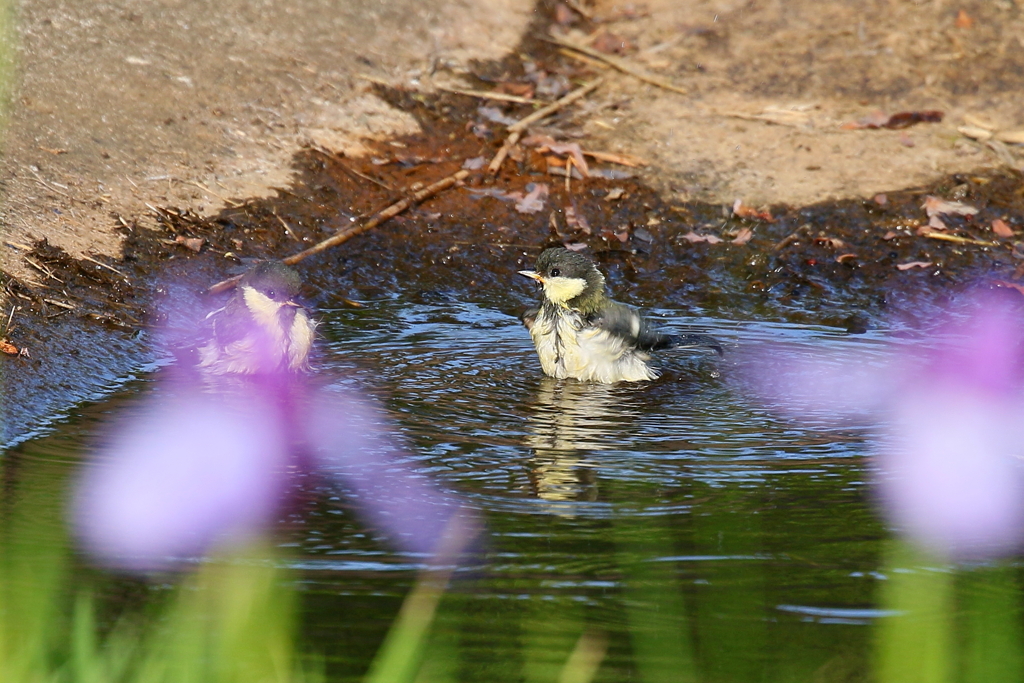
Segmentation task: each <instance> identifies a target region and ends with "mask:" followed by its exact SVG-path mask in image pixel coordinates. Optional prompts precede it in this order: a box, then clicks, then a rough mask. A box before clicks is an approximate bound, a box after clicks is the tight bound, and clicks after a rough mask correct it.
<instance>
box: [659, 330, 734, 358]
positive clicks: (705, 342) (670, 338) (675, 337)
mask: <svg viewBox="0 0 1024 683" xmlns="http://www.w3.org/2000/svg"><path fill="white" fill-rule="evenodd" d="M659 347H660V348H663V349H712V350H713V351H714V352H715V353H717V354H718V355H719V356H721V355H722V345H721V344H720V343H719V342H718V340H717V339H715V338H714V337H712V336H711V335H707V334H666V335H665V339H664V342H663V343H662V344H659Z"/></svg>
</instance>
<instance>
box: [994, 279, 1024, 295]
mask: <svg viewBox="0 0 1024 683" xmlns="http://www.w3.org/2000/svg"><path fill="white" fill-rule="evenodd" d="M992 284H993V285H995V286H996V287H1006V288H1007V289H1016V290H1017V291H1018V292H1020V293H1021V294H1024V285H1018V284H1017V283H1015V282H1007V281H1006V280H996V281H995V282H993V283H992Z"/></svg>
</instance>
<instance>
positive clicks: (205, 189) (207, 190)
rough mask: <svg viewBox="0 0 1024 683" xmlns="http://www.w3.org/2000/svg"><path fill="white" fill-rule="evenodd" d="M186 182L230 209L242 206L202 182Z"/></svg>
mask: <svg viewBox="0 0 1024 683" xmlns="http://www.w3.org/2000/svg"><path fill="white" fill-rule="evenodd" d="M185 182H186V183H187V184H189V185H195V186H196V187H198V188H199V189H200V190H202V191H203V192H205V193H206V194H210V195H213V196H214V197H216V198H217V199H219V200H221V201H222V202H224V203H225V204H227V205H228V207H230V208H232V209H237V208H238V207H240V206H242V205H241V204H239V203H238V202H235V201H232V200H230V199H228V198H227V197H225V196H224V195H222V194H220V193H219V192H214V191H213V190H211V189H210V188H208V187H206V186H205V185H203V184H202V183H200V182H196V181H195V180H187V181H185ZM146 206H149V205H148V204H147V205H146Z"/></svg>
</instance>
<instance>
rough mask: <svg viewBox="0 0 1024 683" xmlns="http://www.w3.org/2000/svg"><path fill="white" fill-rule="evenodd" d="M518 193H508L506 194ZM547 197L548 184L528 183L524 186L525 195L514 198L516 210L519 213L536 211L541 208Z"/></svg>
mask: <svg viewBox="0 0 1024 683" xmlns="http://www.w3.org/2000/svg"><path fill="white" fill-rule="evenodd" d="M513 194H518V193H509V195H508V196H510V197H511V196H512V195H513ZM547 198H548V186H547V184H545V183H530V184H529V185H527V186H526V196H525V197H522V198H521V199H517V200H516V211H518V212H519V213H537V212H538V211H541V210H543V208H544V202H545V201H546V200H547Z"/></svg>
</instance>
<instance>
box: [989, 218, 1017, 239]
mask: <svg viewBox="0 0 1024 683" xmlns="http://www.w3.org/2000/svg"><path fill="white" fill-rule="evenodd" d="M992 232H993V233H995V235H996V237H1013V228H1011V227H1010V226H1009V225H1007V224H1006V221H1004V220H1003V219H1002V218H997V219H995V220H994V221H992Z"/></svg>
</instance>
